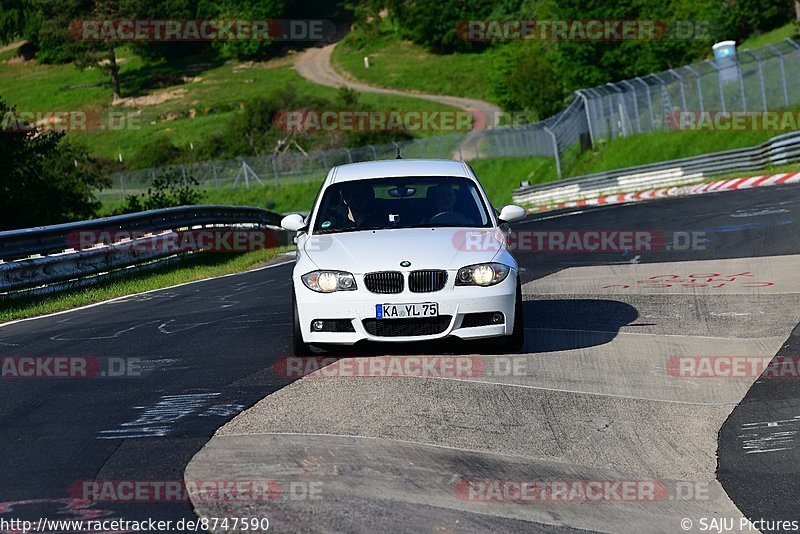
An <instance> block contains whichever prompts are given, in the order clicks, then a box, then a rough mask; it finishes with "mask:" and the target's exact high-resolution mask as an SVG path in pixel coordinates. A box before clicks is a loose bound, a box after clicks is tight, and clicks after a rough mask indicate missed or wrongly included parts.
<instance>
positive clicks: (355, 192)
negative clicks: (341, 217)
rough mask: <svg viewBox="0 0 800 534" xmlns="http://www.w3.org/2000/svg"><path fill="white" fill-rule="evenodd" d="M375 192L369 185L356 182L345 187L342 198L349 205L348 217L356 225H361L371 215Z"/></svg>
mask: <svg viewBox="0 0 800 534" xmlns="http://www.w3.org/2000/svg"><path fill="white" fill-rule="evenodd" d="M374 199H375V192H374V191H373V190H372V188H371V187H369V186H364V185H361V184H354V185H353V186H352V187H349V188H347V189H345V191H344V192H343V194H342V200H343V201H344V204H345V206H346V207H347V218H348V219H349V220H350V221H351V222H352V223H353V224H354V225H355V226H357V227H358V226H361V225H363V224H364V222H365V221H366V220H367V219H368V218H369V217H370V215H371V211H372V210H371V207H372V202H373V200H374Z"/></svg>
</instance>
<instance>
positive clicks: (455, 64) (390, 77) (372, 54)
mask: <svg viewBox="0 0 800 534" xmlns="http://www.w3.org/2000/svg"><path fill="white" fill-rule="evenodd" d="M364 56H369V65H370V66H369V68H368V69H366V68H364ZM493 60H494V52H493V50H491V49H489V50H487V51H485V52H482V53H475V54H448V55H438V54H432V53H429V52H426V51H425V50H424V49H423V48H422V47H420V46H418V45H416V44H414V43H412V42H410V41H403V40H401V39H399V38H397V37H393V36H390V35H387V36H385V37H384V38H382V39H375V40H374V41H373V42H372V43H370V44H369V45H367V46H365V47H364V48H356V47H354V46H353V45H352V44H350V43H349V42H348V41H347V40H345V41H343V42H341V43H340V44H339V45H337V46H336V48H335V49H334V51H333V64H334V66H335V67H336V68H338V69H339V70H340V71H343V72H346V73H348V74H350V75H351V76H352V77H353V78H356V79H358V80H361V81H363V82H367V83H370V84H372V85H379V86H383V87H391V88H394V89H403V90H411V91H419V92H425V93H433V94H440V95H452V96H464V97H469V98H479V99H481V100H487V101H489V102H492V101H493V97H492V95H491V94H490V91H489V84H488V83H487V81H486V77H487V73H489V72H490V71H491V69H492V61H493Z"/></svg>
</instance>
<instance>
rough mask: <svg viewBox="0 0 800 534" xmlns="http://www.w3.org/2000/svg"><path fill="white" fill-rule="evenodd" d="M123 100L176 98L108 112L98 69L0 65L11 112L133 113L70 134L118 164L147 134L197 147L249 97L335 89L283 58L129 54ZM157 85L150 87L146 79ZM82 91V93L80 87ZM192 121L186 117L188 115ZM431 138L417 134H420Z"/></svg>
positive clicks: (369, 101)
mask: <svg viewBox="0 0 800 534" xmlns="http://www.w3.org/2000/svg"><path fill="white" fill-rule="evenodd" d="M118 58H119V61H120V76H121V79H122V91H123V97H127V96H134V97H145V96H160V97H161V98H164V97H165V95H175V97H174V98H170V99H165V100H163V101H161V102H154V103H149V104H146V103H139V104H137V105H133V106H128V105H121V106H112V103H111V100H112V95H111V90H110V88H109V87H108V86H107V85H105V82H106V81H107V79H106V76H105V75H104V74H103V73H102V72H101V71H99V70H98V69H87V70H84V71H81V70H78V69H77V68H76V67H75V66H74V65H71V64H67V65H39V64H37V63H35V62H25V63H13V64H2V65H0V95H2V96H3V98H4V100H6V101H7V102H8V103H9V104H11V105H13V106H16V107H17V109H18V110H26V111H27V110H31V111H72V110H82V111H94V112H102V111H104V110H114V111H127V112H131V113H132V114H134V115H133V116H134V117H135V124H134V127H132V128H125V129H120V130H114V131H109V130H106V131H95V132H73V133H70V134H69V135H71V136H74V137H78V138H82V139H84V140H85V142H86V144H87V145H88V146H89V147H90V150H91V151H92V153H93V154H94V155H96V156H100V157H103V158H106V159H116V158H117V155H118V154H120V153H121V154H122V157H123V161H127V160H129V159H130V158H132V157H133V156H134V154H135V153H136V152H137V150H138V149H139V148H140V147H141V146H142V144H144V143H145V142H146V141H148V140H149V139H151V138H152V137H153V136H158V135H168V136H169V138H170V140H171V141H172V143H173V144H175V145H177V146H182V147H185V148H186V149H187V150H189V143H193V144H194V147H195V149H199V148H200V147H201V144H202V143H203V139H205V138H207V137H208V136H210V135H212V134H214V133H217V132H222V131H223V129H224V127H225V125H226V124H227V123H228V121H229V120H230V117H231V116H232V115H233V114H234V113H235V112H236V111H237V110H238V109H239V108H240V106H241V105H242V104H243V103H244V102H246V101H248V100H250V99H253V98H256V97H263V96H265V95H267V94H269V93H270V92H272V91H274V90H276V89H278V88H282V87H290V88H291V89H292V91H294V92H296V93H298V94H302V95H313V96H316V97H321V98H326V99H329V100H335V99H336V97H337V95H338V90H337V89H335V88H332V87H322V86H318V85H315V84H313V83H311V82H309V81H307V80H305V79H304V78H302V77H301V76H300V75H298V74H297V72H296V71H295V70H294V68H293V67H292V66H291V59H290V58H278V59H274V60H271V61H266V62H255V63H239V62H235V61H227V62H224V63H223V62H219V61H214V60H211V59H207V58H194V59H192V60H191V61H190V62H187V63H185V64H184V63H179V64H173V63H169V62H161V63H157V64H155V65H148V64H145V63H144V62H143V61H142V60H141V59H140V58H139V57H138V56H136V55H134V54H133V53H132V52H131V51H129V50H127V49H125V48H121V49H120V51H119V54H118ZM154 78H155V79H159V80H163V83H164V84H166V86H164V87H159V88H151V87H150V86H149V85H150V84H152V80H153V79H154ZM87 85H88V86H89V87H86V86H87ZM359 103H360V104H363V105H364V106H367V107H369V108H371V109H379V110H453V109H455V108H452V107H450V106H445V105H442V104H437V103H435V102H429V101H427V100H421V99H416V98H406V97H396V96H391V95H381V94H372V93H364V94H361V95H359ZM192 116H193V117H192ZM435 133H436V132H421V133H420V136H426V135H434V134H435Z"/></svg>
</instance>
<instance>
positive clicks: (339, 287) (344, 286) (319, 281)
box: [301, 271, 356, 293]
mask: <svg viewBox="0 0 800 534" xmlns="http://www.w3.org/2000/svg"><path fill="white" fill-rule="evenodd" d="M301 278H302V279H303V284H305V286H306V287H307V288H308V289H310V290H312V291H316V292H317V293H333V292H334V291H353V290H355V289H356V279H355V278H353V275H352V274H350V273H346V272H343V271H312V272H310V273H308V274H304V275H303V276H302V277H301Z"/></svg>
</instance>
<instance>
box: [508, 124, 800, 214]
mask: <svg viewBox="0 0 800 534" xmlns="http://www.w3.org/2000/svg"><path fill="white" fill-rule="evenodd" d="M797 161H800V132H791V133H788V134H782V135H778V136H776V137H773V138H772V139H770V140H769V141H767V142H765V143H763V144H761V145H758V146H754V147H750V148H740V149H734V150H725V151H722V152H712V153H710V154H703V155H701V156H692V157H689V158H682V159H676V160H671V161H664V162H660V163H651V164H648V165H639V166H637V167H628V168H625V169H618V170H614V171H607V172H600V173H596V174H588V175H586V176H579V177H576V178H569V179H566V180H558V181H555V182H550V183H546V184H541V185H535V186H529V187H521V188H519V189H516V190H515V191H514V192H513V194H512V197H513V199H514V202H516V203H518V204H525V205H529V206H547V205H552V204H558V203H561V202H572V201H576V200H587V199H592V198H597V197H601V196H606V195H615V194H620V193H630V192H635V191H641V190H644V189H649V188H653V187H671V186H679V185H686V184H691V183H697V182H700V181H703V180H704V179H705V178H706V177H709V176H713V175H716V174H721V173H725V172H745V171H758V170H762V169H764V168H766V167H767V166H769V165H785V164H787V163H793V162H797Z"/></svg>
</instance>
